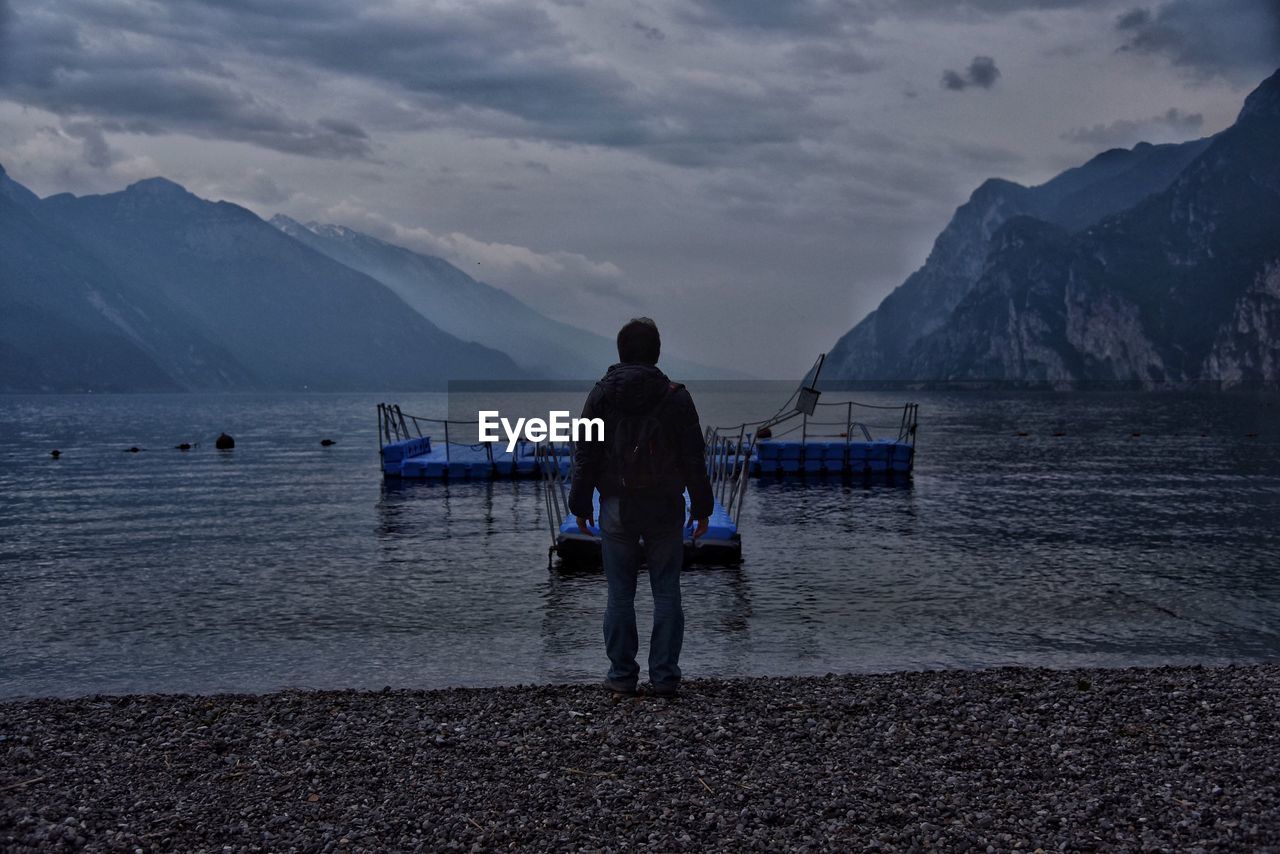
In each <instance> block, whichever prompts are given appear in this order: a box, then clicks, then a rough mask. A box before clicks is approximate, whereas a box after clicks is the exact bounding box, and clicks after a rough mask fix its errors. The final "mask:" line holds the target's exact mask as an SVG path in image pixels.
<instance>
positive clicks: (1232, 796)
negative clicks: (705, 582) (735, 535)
mask: <svg viewBox="0 0 1280 854" xmlns="http://www.w3.org/2000/svg"><path fill="white" fill-rule="evenodd" d="M1278 707H1280V666H1275V665H1268V666H1251V667H1229V668H1210V669H1205V668H1158V669H1149V670H1087V671H1086V670H1077V671H1048V670H1028V669H1000V670H989V671H977V672H954V671H953V672H933V673H896V674H889V675H877V676H826V677H821V678H785V679H745V680H732V681H716V680H698V681H690V682H687V683H686V685H685V690H684V692H683V694H682V695H681V697H680V698H679V699H676V700H673V701H667V700H660V699H656V698H640V699H623V700H615V699H614V698H612V697H609V696H606V694H605V693H604V692H603V690H602V689H600V688H597V687H594V686H537V687H515V688H502V689H452V690H444V691H397V690H389V689H388V690H384V691H382V692H329V691H324V692H285V693H279V694H268V695H260V696H248V695H217V696H206V697H202V696H174V695H150V696H127V697H88V698H83V699H75V700H47V699H46V700H27V701H17V702H8V703H3V704H0V849H3V850H5V851H23V850H28V849H31V850H34V849H39V850H71V849H76V848H88V849H91V850H111V851H114V850H120V851H136V850H143V851H153V850H181V851H224V850H231V851H295V850H296V851H319V850H324V851H329V850H388V849H397V850H404V849H410V850H411V849H463V850H490V849H508V848H511V849H521V850H555V851H561V850H569V849H572V850H613V851H622V850H635V849H651V850H662V851H680V850H696V851H703V850H708V849H731V850H766V849H767V850H779V849H789V850H850V849H866V848H871V849H875V848H891V849H898V848H914V847H921V846H930V845H933V846H940V847H943V848H945V849H948V850H957V851H960V850H979V851H985V850H992V849H994V850H1005V849H1013V848H1024V849H1035V848H1045V849H1067V850H1074V849H1132V848H1142V849H1176V850H1194V849H1208V850H1215V849H1217V850H1227V849H1230V850H1242V849H1243V850H1275V851H1280V768H1278V766H1280V725H1278V721H1280V711H1278Z"/></svg>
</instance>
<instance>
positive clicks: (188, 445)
mask: <svg viewBox="0 0 1280 854" xmlns="http://www.w3.org/2000/svg"><path fill="white" fill-rule="evenodd" d="M174 447H175V448H177V449H178V450H179V451H189V450H191V443H190V442H183V443H182V444H181V445H174Z"/></svg>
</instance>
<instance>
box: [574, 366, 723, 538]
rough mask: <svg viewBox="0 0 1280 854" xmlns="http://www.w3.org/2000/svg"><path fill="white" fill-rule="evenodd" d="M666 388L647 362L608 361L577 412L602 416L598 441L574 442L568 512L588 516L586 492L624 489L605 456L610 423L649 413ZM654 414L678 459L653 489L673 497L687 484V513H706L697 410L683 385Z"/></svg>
mask: <svg viewBox="0 0 1280 854" xmlns="http://www.w3.org/2000/svg"><path fill="white" fill-rule="evenodd" d="M670 387H671V380H670V379H668V378H667V375H666V374H664V373H663V372H662V371H660V370H658V369H657V368H656V367H654V366H653V365H641V364H632V363H623V364H618V365H614V366H613V367H611V368H609V370H608V372H607V373H606V374H605V375H604V378H603V379H601V380H600V382H598V383H596V385H595V388H593V389H592V390H591V393H590V394H588V395H587V402H586V404H585V405H584V406H583V407H582V417H583V418H600V419H603V420H604V441H603V442H578V443H577V444H576V445H575V451H574V455H573V478H572V482H571V484H570V489H569V512H570V513H572V514H573V515H575V516H590V515H592V512H593V508H592V504H591V494H592V492H593V491H594V490H597V489H598V490H600V494H601V495H602V496H609V495H621V494H624V492H625V490H624V488H623V486H622V481H621V475H620V473H619V471H618V462H617V461H616V460H613V459H611V456H612V455H611V454H610V453H609V449H610V447H611V445H610V441H611V439H612V438H613V433H612V429H611V422H612V421H614V420H615V419H616V418H618V416H619V415H636V414H642V413H646V412H651V411H652V410H653V409H654V407H656V406H657V405H658V402H659V401H660V400H662V396H663V395H664V394H666V393H667V390H668V389H669V388H670ZM658 419H659V420H660V421H661V422H662V426H663V428H664V429H665V430H666V431H667V438H668V441H669V442H670V443H671V444H670V446H671V448H672V449H673V450H674V451H675V452H676V454H677V456H678V457H679V460H680V463H679V470H678V471H673V472H672V473H671V478H670V480H668V481H666V482H664V483H663V484H661V485H660V486H659V487H656V488H655V489H656V490H658V491H661V492H663V493H670V494H673V495H677V496H678V495H680V494H681V493H683V492H684V490H686V489H688V490H689V510H690V512H691V513H692V514H693V517H694V518H695V519H703V518H706V517H707V516H710V515H711V508H712V504H713V501H712V498H711V481H710V480H709V479H708V477H707V467H706V459H705V457H704V451H705V449H706V446H705V445H704V443H703V441H702V427H701V425H700V424H699V423H698V410H697V409H695V408H694V405H693V398H692V397H690V396H689V392H688V390H686V389H685V388H684V387H683V386H679V387H677V388H676V389H675V390H674V391H672V392H671V396H670V397H668V398H667V401H666V403H664V404H663V405H662V410H661V411H660V412H659V413H658Z"/></svg>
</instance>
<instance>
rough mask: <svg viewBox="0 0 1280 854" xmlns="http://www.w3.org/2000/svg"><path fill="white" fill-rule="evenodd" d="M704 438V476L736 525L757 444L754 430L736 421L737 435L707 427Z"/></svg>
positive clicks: (713, 493)
mask: <svg viewBox="0 0 1280 854" xmlns="http://www.w3.org/2000/svg"><path fill="white" fill-rule="evenodd" d="M703 440H704V442H705V444H706V461H707V477H708V478H709V479H710V480H711V493H712V495H713V496H714V497H715V499H716V500H717V501H719V502H720V506H721V507H723V508H724V509H725V512H726V513H728V514H729V518H730V519H731V520H732V521H733V523H734V524H735V525H737V524H738V516H739V515H740V514H741V512H742V502H743V500H744V499H745V498H746V494H747V482H748V481H749V480H750V475H751V455H752V454H753V453H754V452H755V447H756V440H755V434H754V433H748V432H747V430H746V425H745V424H743V425H739V429H738V435H737V436H736V437H735V436H733V435H731V434H730V435H726V434H723V433H721V432H720V431H718V430H716V429H714V428H707V430H706V431H705V433H704V435H703Z"/></svg>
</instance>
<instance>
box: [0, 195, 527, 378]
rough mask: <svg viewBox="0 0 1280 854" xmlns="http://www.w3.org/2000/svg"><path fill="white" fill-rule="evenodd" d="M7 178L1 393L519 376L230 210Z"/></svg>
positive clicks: (0, 235)
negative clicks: (39, 186)
mask: <svg viewBox="0 0 1280 854" xmlns="http://www.w3.org/2000/svg"><path fill="white" fill-rule="evenodd" d="M0 181H2V182H3V183H0V253H3V257H4V258H5V266H4V273H3V277H2V278H0V353H3V355H4V356H5V358H4V360H3V368H0V389H3V390H8V391H53V390H56V391H78V390H86V389H94V390H151V389H156V390H168V389H193V390H208V389H214V390H216V389H244V388H254V389H280V390H298V389H312V390H357V389H417V388H427V387H440V386H441V385H442V384H443V383H444V382H445V381H447V380H449V379H455V378H457V379H464V378H496V377H519V376H523V375H524V372H523V371H521V370H520V369H519V368H518V367H517V366H516V365H515V364H514V363H513V362H512V361H511V360H510V359H509V358H508V357H507V356H505V355H504V354H502V353H500V352H498V351H496V350H492V349H489V348H486V347H483V346H481V345H479V344H474V343H470V342H464V341H461V340H459V339H457V338H455V337H454V336H451V335H449V334H448V333H446V332H444V331H442V330H441V329H439V328H438V327H436V326H435V325H434V324H432V323H431V322H430V321H428V320H427V319H426V318H424V317H422V315H420V314H419V313H417V312H416V311H414V310H413V309H411V308H410V307H409V306H408V305H406V304H405V303H404V302H403V301H402V300H401V299H400V298H399V297H397V296H396V295H395V294H393V293H392V292H391V291H389V290H388V289H387V288H386V287H385V286H384V285H382V284H381V283H380V282H378V281H376V280H375V279H372V278H370V277H369V276H366V275H364V274H362V273H359V272H357V271H355V270H352V269H350V268H349V267H346V266H344V265H342V264H339V263H337V262H336V261H334V260H332V259H331V258H329V257H327V256H326V255H324V254H322V253H320V252H317V251H315V250H313V249H311V248H309V247H307V246H305V245H303V244H302V243H299V242H298V241H296V240H294V239H292V238H290V237H288V236H287V235H285V234H283V233H281V232H280V231H279V230H278V229H276V228H273V227H272V226H271V225H269V224H268V223H266V222H264V221H262V220H261V219H259V218H258V217H257V216H255V215H254V214H253V213H251V212H250V211H248V210H245V209H244V208H241V207H238V206H236V205H233V204H229V203H226V202H209V201H206V200H204V199H200V198H198V197H196V196H194V195H192V194H191V193H188V192H187V191H186V190H185V189H183V188H182V187H180V186H178V185H177V184H175V183H173V182H171V181H167V180H165V179H162V178H154V179H149V180H146V181H140V182H138V183H136V184H133V185H132V186H130V187H129V188H128V189H126V190H124V191H121V192H118V193H111V194H107V195H102V196H85V197H76V196H72V195H70V194H62V195H57V196H51V197H49V198H47V199H38V198H36V197H35V196H34V194H31V193H30V192H29V191H27V190H26V189H25V188H23V187H22V186H21V185H20V184H17V182H14V181H13V180H12V179H10V178H8V177H7V176H5V177H3V178H2V179H0Z"/></svg>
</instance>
